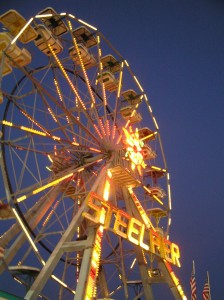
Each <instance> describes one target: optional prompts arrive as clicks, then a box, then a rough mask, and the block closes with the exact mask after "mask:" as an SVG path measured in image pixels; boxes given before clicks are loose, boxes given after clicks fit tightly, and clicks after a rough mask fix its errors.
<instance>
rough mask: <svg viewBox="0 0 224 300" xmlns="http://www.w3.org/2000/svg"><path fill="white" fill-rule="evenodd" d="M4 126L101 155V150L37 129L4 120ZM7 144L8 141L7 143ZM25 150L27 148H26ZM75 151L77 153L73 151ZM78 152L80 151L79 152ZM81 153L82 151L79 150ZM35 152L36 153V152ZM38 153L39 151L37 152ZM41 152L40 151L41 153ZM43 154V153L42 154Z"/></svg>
mask: <svg viewBox="0 0 224 300" xmlns="http://www.w3.org/2000/svg"><path fill="white" fill-rule="evenodd" d="M0 122H1V123H2V124H3V125H5V126H9V127H13V128H16V129H19V130H22V131H25V132H29V133H32V134H34V135H39V136H43V137H46V138H50V139H52V140H54V141H58V142H61V143H62V142H63V143H66V144H69V145H71V146H77V147H83V148H85V149H87V150H91V151H93V152H100V153H101V150H99V149H97V148H94V147H88V146H85V145H82V144H79V143H76V142H70V141H68V140H65V139H62V138H60V137H59V136H56V135H52V134H49V133H46V132H42V131H39V130H36V129H33V128H29V127H25V126H20V125H15V124H13V123H12V122H9V121H6V120H2V121H0ZM5 143H7V141H6V142H5ZM8 144H9V145H10V143H9V142H8ZM15 147H19V146H18V145H17V146H15ZM21 148H23V146H21ZM24 149H25V148H24ZM73 151H75V150H74V149H73ZM77 151H78V150H77ZM79 151H80V150H79ZM34 152H35V151H34ZM36 152H38V150H37V151H36ZM39 152H40V151H39ZM40 153H41V152H40Z"/></svg>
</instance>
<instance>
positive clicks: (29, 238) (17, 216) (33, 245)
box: [12, 208, 38, 252]
mask: <svg viewBox="0 0 224 300" xmlns="http://www.w3.org/2000/svg"><path fill="white" fill-rule="evenodd" d="M12 211H13V212H14V214H15V216H16V218H17V221H18V222H19V224H20V226H21V227H22V229H23V231H24V233H25V235H26V237H27V238H28V240H29V241H30V244H31V246H32V247H33V249H34V251H35V252H38V249H37V247H36V245H35V244H34V242H33V240H32V239H31V237H30V234H29V232H28V231H27V229H26V227H25V226H24V224H23V222H22V220H21V219H20V217H19V215H18V213H17V211H16V209H15V208H12Z"/></svg>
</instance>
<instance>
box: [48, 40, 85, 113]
mask: <svg viewBox="0 0 224 300" xmlns="http://www.w3.org/2000/svg"><path fill="white" fill-rule="evenodd" d="M48 47H49V49H50V51H51V54H52V55H53V57H54V59H55V60H56V62H57V64H58V66H59V68H60V70H61V71H62V73H63V74H64V76H65V79H66V80H67V82H68V84H69V85H70V87H71V89H72V91H73V92H74V94H75V96H76V97H77V99H78V100H79V103H80V104H81V106H82V108H83V109H84V110H86V106H85V104H84V102H83V101H82V99H81V98H80V96H79V93H78V92H77V90H76V88H75V87H74V85H73V83H72V81H71V79H70V78H69V76H68V74H67V72H66V71H65V69H64V67H63V66H62V63H61V62H60V59H59V58H58V57H57V55H56V54H55V52H54V50H53V48H52V47H51V45H50V44H48Z"/></svg>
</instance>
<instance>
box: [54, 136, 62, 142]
mask: <svg viewBox="0 0 224 300" xmlns="http://www.w3.org/2000/svg"><path fill="white" fill-rule="evenodd" d="M52 138H53V140H57V141H60V140H61V138H60V137H59V136H56V135H53V136H52Z"/></svg>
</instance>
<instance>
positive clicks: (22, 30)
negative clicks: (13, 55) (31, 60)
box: [11, 18, 33, 44]
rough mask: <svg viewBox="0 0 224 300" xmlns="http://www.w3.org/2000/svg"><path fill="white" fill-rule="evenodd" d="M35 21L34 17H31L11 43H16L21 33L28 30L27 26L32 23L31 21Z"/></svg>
mask: <svg viewBox="0 0 224 300" xmlns="http://www.w3.org/2000/svg"><path fill="white" fill-rule="evenodd" d="M32 21H33V18H31V19H30V20H29V21H28V22H27V23H26V25H25V26H24V27H23V28H22V29H21V30H20V32H19V33H18V34H17V35H16V36H15V38H14V39H13V40H12V42H11V44H14V43H15V42H16V40H17V39H18V38H19V37H20V35H21V34H22V33H23V32H24V31H25V30H26V28H27V27H28V26H29V25H30V23H31V22H32Z"/></svg>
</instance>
